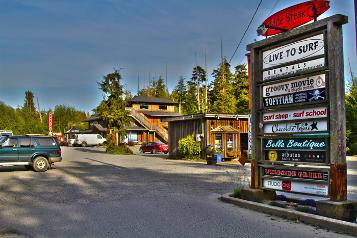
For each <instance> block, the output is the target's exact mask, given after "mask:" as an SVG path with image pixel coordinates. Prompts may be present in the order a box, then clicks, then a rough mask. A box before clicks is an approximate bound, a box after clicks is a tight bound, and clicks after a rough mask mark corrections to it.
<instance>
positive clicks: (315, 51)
mask: <svg viewBox="0 0 357 238" xmlns="http://www.w3.org/2000/svg"><path fill="white" fill-rule="evenodd" d="M324 54H325V42H324V35H323V34H319V35H316V36H311V37H308V38H305V39H303V40H299V41H296V42H293V43H291V44H287V45H283V46H279V47H277V48H273V49H271V50H266V51H263V69H268V68H270V67H274V66H279V65H282V64H287V63H290V62H293V61H297V60H302V59H306V60H307V59H309V58H312V57H316V56H321V57H323V56H324Z"/></svg>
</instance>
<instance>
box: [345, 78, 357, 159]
mask: <svg viewBox="0 0 357 238" xmlns="http://www.w3.org/2000/svg"><path fill="white" fill-rule="evenodd" d="M345 103H346V131H347V138H346V143H347V147H348V150H347V153H348V154H350V155H356V154H357V123H356V122H357V78H356V77H353V78H352V82H351V86H350V89H349V91H348V93H347V94H346V98H345Z"/></svg>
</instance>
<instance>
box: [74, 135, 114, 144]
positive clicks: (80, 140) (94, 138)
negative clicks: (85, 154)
mask: <svg viewBox="0 0 357 238" xmlns="http://www.w3.org/2000/svg"><path fill="white" fill-rule="evenodd" d="M106 141H107V140H106V139H105V138H103V136H101V135H99V134H78V135H76V139H75V140H74V142H73V146H83V147H85V146H90V145H100V144H104V143H105V142H106Z"/></svg>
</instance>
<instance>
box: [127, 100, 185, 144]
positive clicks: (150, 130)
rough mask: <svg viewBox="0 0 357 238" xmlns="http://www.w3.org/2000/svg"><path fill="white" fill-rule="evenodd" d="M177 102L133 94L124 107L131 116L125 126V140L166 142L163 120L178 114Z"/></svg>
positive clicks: (166, 133)
mask: <svg viewBox="0 0 357 238" xmlns="http://www.w3.org/2000/svg"><path fill="white" fill-rule="evenodd" d="M177 106H178V103H177V102H174V101H172V100H170V99H166V98H157V97H148V96H135V97H133V98H132V99H131V100H130V101H129V102H128V107H127V108H126V109H127V110H128V111H129V112H130V116H131V117H132V118H133V121H132V123H131V125H130V126H129V127H128V128H127V136H126V140H127V141H134V142H136V143H138V144H141V143H144V142H151V141H162V142H165V143H167V142H168V123H167V122H164V121H163V120H165V119H168V118H171V117H176V116H180V115H181V114H180V113H178V112H177V109H178V108H177Z"/></svg>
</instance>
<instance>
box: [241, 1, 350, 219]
mask: <svg viewBox="0 0 357 238" xmlns="http://www.w3.org/2000/svg"><path fill="white" fill-rule="evenodd" d="M313 2H315V1H313ZM316 2H318V3H319V4H322V3H326V2H328V1H316ZM308 3H309V4H310V3H311V2H308ZM300 5H301V4H300ZM294 7H295V6H294ZM320 7H321V8H320V9H323V8H322V5H321V6H320ZM301 9H303V10H301V11H309V10H306V9H309V8H307V7H305V8H301ZM293 10H294V11H296V8H293ZM325 10H326V9H325ZM283 11H284V15H283V16H284V17H286V16H287V15H289V9H285V10H283ZM315 12H316V11H315ZM274 15H275V17H277V15H276V14H274ZM305 15H308V14H307V13H304V12H301V13H300V14H297V15H295V16H305ZM311 17H312V19H316V17H317V16H316V15H315V16H314V15H312V16H311ZM277 19H279V17H277ZM281 21H282V22H283V21H284V20H281ZM347 21H348V20H347V17H346V16H343V15H334V16H332V17H329V18H325V19H323V20H319V21H315V22H313V23H311V24H308V25H304V26H301V27H299V28H296V29H291V30H289V31H288V30H287V29H285V30H283V29H281V28H279V27H278V28H279V29H278V28H277V26H275V27H273V28H274V34H276V33H275V32H276V30H281V31H282V32H283V33H281V34H279V35H276V36H274V37H271V38H268V39H265V40H262V41H259V42H255V43H253V44H250V45H248V46H247V50H248V51H249V52H250V75H251V84H250V87H251V88H250V91H251V92H252V99H253V100H252V109H251V120H252V128H251V133H252V158H253V160H252V176H251V178H252V180H251V190H252V191H253V190H254V191H263V192H260V193H259V192H255V193H252V192H251V193H250V194H251V195H253V196H254V195H256V194H260V195H259V196H264V194H266V193H268V194H269V195H268V196H271V192H274V193H275V191H284V192H291V193H300V194H306V195H307V196H310V195H315V196H322V197H326V198H329V200H324V201H321V202H318V203H317V212H318V213H319V214H320V215H324V216H329V217H334V218H338V219H342V220H351V219H353V218H354V214H352V211H353V209H352V207H353V203H352V202H351V201H347V165H346V154H345V145H346V140H345V131H346V126H345V105H344V94H345V88H344V67H343V39H342V25H343V24H346V23H347ZM304 23H306V22H304ZM294 27H296V26H294ZM260 30H261V29H260ZM266 32H267V31H265V33H266ZM261 33H264V32H261ZM257 196H258V195H257ZM252 200H258V199H257V198H252Z"/></svg>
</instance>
